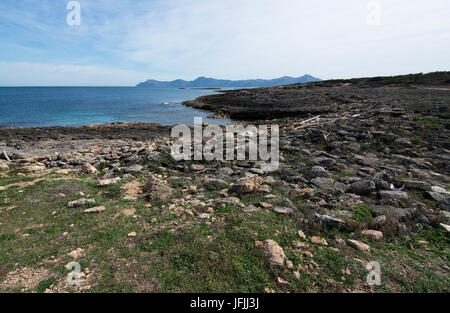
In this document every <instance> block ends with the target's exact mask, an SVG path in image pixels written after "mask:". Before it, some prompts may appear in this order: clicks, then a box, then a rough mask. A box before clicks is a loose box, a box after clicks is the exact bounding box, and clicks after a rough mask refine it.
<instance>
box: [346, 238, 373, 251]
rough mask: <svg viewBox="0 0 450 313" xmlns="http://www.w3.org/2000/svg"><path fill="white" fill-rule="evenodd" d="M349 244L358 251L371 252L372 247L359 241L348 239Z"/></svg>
mask: <svg viewBox="0 0 450 313" xmlns="http://www.w3.org/2000/svg"><path fill="white" fill-rule="evenodd" d="M347 244H348V245H349V246H350V247H352V248H354V249H356V250H361V251H370V246H369V245H366V244H365V243H364V242H361V241H358V240H352V239H348V240H347Z"/></svg>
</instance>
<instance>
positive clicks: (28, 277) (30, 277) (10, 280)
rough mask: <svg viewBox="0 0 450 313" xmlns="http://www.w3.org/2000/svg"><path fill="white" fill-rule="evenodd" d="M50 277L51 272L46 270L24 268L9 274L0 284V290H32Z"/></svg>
mask: <svg viewBox="0 0 450 313" xmlns="http://www.w3.org/2000/svg"><path fill="white" fill-rule="evenodd" d="M49 277H50V271H48V270H46V269H44V268H39V269H32V268H28V267H24V268H20V269H16V270H14V271H12V272H9V273H8V274H7V275H6V277H5V279H4V280H3V282H2V283H1V284H0V289H14V288H22V289H25V290H30V289H33V288H35V287H36V286H37V285H38V284H39V283H40V282H41V281H43V280H45V279H48V278H49Z"/></svg>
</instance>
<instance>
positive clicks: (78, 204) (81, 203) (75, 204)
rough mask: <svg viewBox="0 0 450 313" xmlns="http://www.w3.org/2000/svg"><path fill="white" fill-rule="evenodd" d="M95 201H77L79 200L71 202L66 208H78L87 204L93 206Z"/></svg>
mask: <svg viewBox="0 0 450 313" xmlns="http://www.w3.org/2000/svg"><path fill="white" fill-rule="evenodd" d="M94 203H95V200H94V199H84V198H83V199H79V200H75V201H71V202H69V203H67V207H69V208H79V207H82V206H85V205H88V204H94Z"/></svg>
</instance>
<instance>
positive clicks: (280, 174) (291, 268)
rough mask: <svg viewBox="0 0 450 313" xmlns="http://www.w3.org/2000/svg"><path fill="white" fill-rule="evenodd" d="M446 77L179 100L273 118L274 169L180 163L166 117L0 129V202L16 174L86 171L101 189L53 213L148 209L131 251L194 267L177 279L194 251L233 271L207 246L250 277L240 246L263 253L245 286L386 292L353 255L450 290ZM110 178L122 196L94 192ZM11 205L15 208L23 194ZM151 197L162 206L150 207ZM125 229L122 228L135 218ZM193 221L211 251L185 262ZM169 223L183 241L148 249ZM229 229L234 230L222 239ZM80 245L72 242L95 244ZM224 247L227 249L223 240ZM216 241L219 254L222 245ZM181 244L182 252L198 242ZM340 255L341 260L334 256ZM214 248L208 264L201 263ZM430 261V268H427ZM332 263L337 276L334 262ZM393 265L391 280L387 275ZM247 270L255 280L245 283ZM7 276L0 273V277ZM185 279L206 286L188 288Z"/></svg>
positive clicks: (398, 286)
mask: <svg viewBox="0 0 450 313" xmlns="http://www.w3.org/2000/svg"><path fill="white" fill-rule="evenodd" d="M446 75H447V76H445V75H443V77H444V78H442V77H441V76H439V81H435V80H433V79H431V78H427V79H428V80H427V81H430V82H429V83H423V82H421V81H418V80H417V79H415V80H414V84H413V85H411V84H409V83H408V84H406V85H405V84H404V83H401V84H400V83H398V81H396V82H395V83H393V82H392V81H389V79H387V81H388V82H386V81H384V82H383V81H381V80H376V81H370V80H369V81H367V80H366V81H361V80H360V81H332V82H320V83H311V84H306V85H293V86H282V87H276V88H264V89H254V90H237V91H227V92H225V93H224V94H222V95H213V96H206V97H202V98H200V99H197V101H195V102H190V103H188V104H189V105H192V106H195V107H197V108H201V109H207V110H211V111H214V112H215V113H216V114H217V115H228V116H230V117H231V118H236V119H241V120H242V119H244V120H242V121H241V122H239V123H242V124H244V125H247V124H255V125H260V124H261V125H263V124H278V125H279V126H280V153H281V164H280V168H279V169H278V170H277V171H276V172H265V171H264V170H262V169H261V167H260V162H247V161H221V162H194V161H184V162H175V161H174V160H173V159H171V157H170V148H171V145H172V143H173V139H172V138H170V137H169V135H170V128H169V127H163V126H159V125H155V124H140V123H137V124H136V123H120V124H109V125H98V126H87V127H78V128H69V127H54V128H34V129H9V128H8V129H6V128H0V152H2V151H3V150H4V151H5V154H2V156H0V159H1V158H2V159H3V160H0V166H1V167H0V168H1V173H0V175H1V176H0V178H2V179H5V181H8V182H9V183H4V184H2V185H1V186H0V192H3V194H1V199H3V200H2V207H7V206H11V199H15V197H17V196H15V195H14V194H13V191H14V188H18V187H19V188H20V186H21V185H20V184H21V183H20V182H11V181H15V179H16V178H14V179H13V177H14V176H15V175H19V177H23V176H24V175H25V176H27V175H28V176H30V177H34V178H37V177H47V176H46V175H52V173H58V175H77V176H76V177H78V178H79V179H87V180H88V181H89V183H88V184H89V185H88V186H89V188H90V189H89V190H90V192H91V193H92V194H94V195H97V196H94V197H95V198H96V199H95V201H87V200H89V199H86V198H88V197H87V196H86V195H84V196H82V195H78V196H77V195H76V194H73V195H71V196H67V195H66V196H64V197H62V198H61V200H60V201H61V205H63V206H62V207H61V209H59V210H60V211H61V212H65V211H64V210H67V207H66V205H67V206H68V207H70V208H71V209H70V210H73V209H72V208H77V207H80V208H81V209H82V210H83V211H80V213H83V212H84V213H86V214H89V216H93V217H90V218H99V219H100V218H101V216H102V215H105V214H109V213H108V212H111V214H113V215H114V214H119V213H120V211H121V210H123V209H124V208H123V207H120V208H118V207H116V206H114V205H113V204H111V203H110V202H108V201H109V200H108V201H107V200H106V199H108V198H109V197H113V199H117V198H116V197H128V198H127V199H128V201H132V202H131V204H130V205H131V206H132V207H133V208H136V207H137V208H140V207H141V208H142V209H139V210H137V213H133V214H134V216H135V217H134V221H133V223H135V224H133V225H134V226H132V227H131V228H133V230H134V231H133V232H130V233H128V236H124V237H127V238H128V239H126V240H129V241H130V240H132V243H130V248H129V249H138V250H139V249H140V250H139V251H140V252H139V253H140V254H142V255H147V254H146V253H150V254H149V256H148V257H150V256H151V258H152V260H153V261H152V262H158V261H157V260H159V259H157V258H161V262H167V260H166V259H165V257H166V255H169V256H170V257H171V258H172V259H170V260H171V261H170V262H172V263H170V262H169V263H170V264H174V265H173V266H174V268H175V269H177V270H178V271H180V269H181V270H182V271H186V273H191V274H185V276H186V277H187V279H188V278H189V277H191V278H192V277H197V276H195V275H197V274H198V273H197V272H195V270H196V269H194V268H192V267H190V266H191V265H190V263H189V262H191V263H194V264H197V265H198V266H199V268H203V269H207V271H210V272H211V273H217V275H218V276H217V277H221V278H222V277H225V278H226V277H228V276H226V275H225V274H224V273H223V272H220V271H221V269H219V268H217V266H216V261H217V259H214V258H217V257H218V256H211V255H212V254H211V253H213V252H214V253H217V254H218V255H219V256H220V258H222V259H223V260H225V261H224V262H223V263H224V267H225V268H227V270H228V271H229V272H227V273H232V272H233V271H237V272H238V273H240V274H239V275H245V274H243V273H244V272H245V271H244V270H242V272H240V271H241V267H240V266H241V265H239V264H241V263H239V262H246V261H244V259H245V258H244V257H243V256H241V255H240V254H239V255H235V253H237V252H236V251H239V253H242V255H247V257H248V253H252V254H251V258H250V259H252V260H257V261H255V262H256V263H255V264H250V265H249V264H248V263H245V264H247V265H246V266H247V270H248V271H251V272H252V277H248V278H247V279H248V280H249V281H252V282H253V283H254V284H255V285H254V288H253V289H251V290H250V291H255V290H256V291H260V292H263V291H265V292H302V291H310V292H311V291H313V292H321V291H322V292H323V291H330V290H332V291H339V292H377V291H382V290H380V289H377V287H374V286H370V285H368V284H367V283H366V281H365V277H366V275H367V272H366V271H365V270H362V271H361V269H358V264H359V266H360V267H361V268H364V267H365V266H366V265H367V263H369V262H371V261H373V260H379V261H380V262H381V263H382V264H383V266H384V270H385V274H384V276H383V277H384V279H385V282H384V284H385V285H383V286H384V287H383V288H384V289H383V290H385V291H386V290H387V291H400V292H401V291H411V290H416V291H419V292H423V291H425V289H420V288H427V287H422V285H420V284H422V283H423V282H422V280H421V279H423V277H422V278H420V277H418V275H417V274H416V273H417V271H420V272H421V273H422V275H425V276H426V275H428V276H427V277H428V278H427V279H433V284H431V285H429V286H428V288H431V289H433V290H435V291H438V292H448V290H449V287H450V285H449V277H450V276H449V271H450V263H449V254H448V253H449V245H448V243H449V239H448V232H449V231H450V229H449V228H450V226H448V225H450V150H449V149H450V141H449V139H448V138H450V89H449V84H448V82H446V79H447V80H448V79H450V78H449V74H448V73H447V74H446ZM430 86H431V87H430ZM247 144H248V143H247ZM7 158H9V161H7V160H5V159H7ZM28 184H30V183H28ZM114 186H120V188H122V189H123V188H124V189H123V190H128V191H129V190H134V191H133V193H132V194H131V195H130V194H125V195H123V194H122V193H121V191H120V189H111V190H112V191H109V192H103V191H102V190H104V189H102V188H113V187H114ZM85 188H87V187H85ZM111 193H112V194H111ZM83 194H85V192H84V193H83ZM105 197H106V198H105ZM6 198H7V199H9V200H8V201H6V200H5V199H6ZM74 201H75V202H74ZM76 201H78V202H76ZM114 201H116V202H117V201H119V200H114ZM133 201H134V202H133ZM6 203H8V205H7V204H6ZM14 205H16V206H20V200H19V202H17V203H15V204H14ZM127 205H128V204H127ZM121 206H122V205H121ZM150 207H151V208H152V209H154V210H156V211H155V212H158V213H157V214H156V213H155V212H152V213H151V214H149V213H146V212H147V210H148V208H150ZM126 209H130V208H126ZM0 210H2V211H0V212H3V209H0ZM14 210H17V209H14ZM14 210H13V211H14ZM114 210H116V211H117V212H119V213H117V212H116V211H114ZM13 211H11V212H13ZM60 211H55V212H60ZM113 211H114V212H113ZM135 211H136V210H134V211H133V212H135ZM5 212H6V211H5ZM7 212H10V211H7ZM8 214H9V213H8ZM11 214H12V213H11ZM55 214H57V213H55ZM61 214H62V213H61ZM146 214H147V215H146ZM111 216H112V215H111ZM169 216H170V217H171V218H169ZM88 218H89V217H86V219H88ZM0 221H1V223H2V224H4V223H5V222H6V220H5V219H1V218H0ZM250 222H251V223H250ZM102 223H103V222H102ZM127 223H128V222H127ZM249 223H250V224H249ZM136 225H137V226H136ZM17 227H18V226H17ZM123 227H124V229H126V230H128V229H130V227H129V224H124V225H123ZM192 227H202V228H201V229H202V230H201V234H202V235H200V233H199V234H198V235H196V236H200V237H201V236H203V234H204V233H205V234H206V235H205V238H203V237H201V238H200V237H199V238H197V237H195V238H196V239H195V240H194V241H193V242H195V243H196V244H197V247H199V246H202V245H204V246H205V247H208V248H205V252H204V253H205V255H196V256H195V257H193V258H190V257H189V258H188V259H187V260H189V262H188V263H186V262H185V261H184V259H183V258H181V257H180V256H179V255H178V254H177V253H178V252H177V251H178V250H177V249H182V248H183V249H184V248H185V247H186V246H189V244H190V243H189V241H183V239H182V238H184V237H183V236H187V235H186V233H184V231H185V229H191V228H192ZM164 230H168V231H169V232H170V234H173V236H176V238H178V239H177V240H181V241H180V244H179V245H178V246H176V247H178V248H176V247H175V246H173V248H172V250H166V248H165V247H166V246H165V245H170V244H171V241H170V240H168V239H164V240H165V241H164V245H163V246H157V243H155V241H156V239H155V238H159V237H158V236H160V234H161V232H163V231H164ZM237 230H239V232H237ZM21 232H22V231H18V232H16V233H21ZM69 232H70V231H69ZM5 233H6V232H5V231H2V234H5ZM223 234H225V235H226V236H229V237H226V238H222V236H223ZM431 234H432V235H431ZM425 235H426V236H425ZM31 236H32V235H31ZM43 236H44V235H43ZM77 236H81V237H83V236H86V238H89V236H91V235H90V234H89V235H88V234H85V235H77ZM167 236H169V237H168V238H172V237H170V236H172V235H167ZM424 236H425V237H424ZM17 238H18V239H17V241H20V240H21V239H20V238H21V237H17ZM130 238H132V239H130ZM221 238H222V239H221ZM236 238H237V239H236ZM432 238H433V239H432ZM436 238H437V239H436ZM24 240H25V239H24ZM124 240H125V239H124ZM171 240H172V239H171ZM173 240H175V239H173ZM197 240H198V241H197ZM75 242H78V245H80V243H79V241H75ZM87 242H90V243H86V244H85V245H86V246H83V247H80V249H81V248H83V249H86V250H89V245H94V246H95V244H93V243H92V242H91V241H87ZM148 242H150V245H153V246H155V245H156V246H157V247H159V248H157V249H160V250H157V251H159V252H158V253H160V254H158V255H154V254H151V253H152V252H151V251H153V249H154V248H149V244H148ZM231 243H233V244H234V245H235V246H233V247H229V248H226V247H228V246H229V245H231ZM216 244H217V246H216ZM153 246H152V247H153ZM72 248H73V250H75V249H76V248H79V247H78V246H77V247H74V246H73V247H72ZM97 249H99V246H97ZM218 249H219V250H218ZM223 249H229V250H227V251H228V252H227V253H222V252H223ZM130 251H131V250H130ZM133 251H134V250H133ZM162 251H164V252H162ZM180 251H181V250H180ZM182 251H183V254H181V255H182V256H183V257H186V255H190V254H189V253H192V251H191V252H189V251H185V250H182ZM202 251H203V250H202ZM233 251H234V252H233ZM249 251H251V252H249ZM416 254H417V255H416ZM392 255H397V259H396V258H395V257H394V258H392ZM411 255H413V256H411ZM419 255H421V256H422V258H423V260H425V259H426V260H427V261H426V262H430V263H429V264H428V263H426V262H425V261H423V260H422V261H420V262H419V263H420V266H422V267H420V266H419V267H420V268H419V267H416V266H415V265H414V264H416V263H417V262H416V261H413V259H414V260H417V258H418V257H419ZM175 256H176V258H175V259H173V258H174V257H175ZM337 256H338V257H339V259H336V262H337V263H336V264H334V263H333V264H330V263H329V260H331V259H333V258H334V257H337ZM95 258H98V256H96V257H95ZM134 258H138V257H136V256H134ZM180 258H181V259H180ZM209 258H213V259H214V260H216V261H213V262H212V263H211V264H210V263H205V262H207V261H204V260H208V259H209ZM230 258H231V259H230ZM241 258H244V259H241ZM38 259H39V257H38ZM56 259H58V256H56ZM138 259H139V258H138ZM260 259H261V260H262V261H261V262H260V261H259V260H260ZM174 260H175V261H174ZM245 260H246V259H245ZM333 260H334V259H333ZM431 260H433V261H431ZM36 261H37V262H38V263H39V262H41V263H42V262H43V260H36ZM85 261H88V260H85ZM97 261H98V260H97ZM61 262H62V261H61ZM135 262H138V261H135ZM233 262H234V263H233ZM414 262H415V263H414ZM13 263H14V262H13V261H12V259H11V261H6V263H5V264H2V268H5V269H8V270H5V271H3V270H2V271H0V278H4V279H6V281H8V279H7V278H8V277H9V276H8V275H9V274H8V273H11V272H13V270H14V271H17V268H16V267H15V266H14V265H13ZM41 263H39V264H41ZM44 263H45V262H44ZM133 264H134V263H133ZM138 264H139V262H138ZM164 264H165V263H164ZM180 264H182V265H180ZM361 264H362V266H361ZM42 266H43V265H42ZM130 266H131V265H130ZM142 266H143V265H142ZM171 266H172V265H171ZM227 266H229V267H227ZM424 266H425V267H426V268H427V269H426V271H425V272H422V271H424V270H423V267H424ZM92 267H94V268H95V263H94V265H93V266H92ZM335 267H336V270H335V271H334V272H332V271H331V270H330V268H335ZM399 267H400V268H401V269H402V271H403V274H404V275H403V274H401V278H400V277H399V276H398V275H400V274H398V275H397V273H396V271H397V270H398V268H399ZM138 268H139V269H141V265H139V266H138ZM186 268H187V269H189V270H186ZM387 268H389V269H387ZM390 268H392V270H390ZM139 269H138V270H137V271H136V275H137V277H138V278H137V280H138V281H140V280H139V277H140V276H139V275H140V274H138V273H139ZM91 270H92V269H91ZM117 270H118V271H119V269H117ZM97 271H99V269H98V268H97ZM261 271H262V272H261ZM341 271H342V273H341ZM14 273H16V272H14ZM194 273H195V274H194ZM97 274H99V273H97ZM88 275H89V274H88ZM102 275H104V274H102ZM149 275H150V274H149ZM152 275H153V274H152ZM190 275H194V276H190ZM202 275H207V274H205V273H204V272H202ZM224 275H225V276H224ZM227 275H228V274H227ZM229 275H230V277H231V276H233V275H232V274H229ZM396 275H397V276H396ZM100 276H101V275H100ZM150 276H151V275H150ZM341 276H342V279H341ZM419 276H420V275H419ZM152 277H153V276H152ZM183 277H184V276H183ZM217 277H216V276H214V275H213V276H211V277H209V278H208V279H211V280H212V281H214V280H215V279H217ZM254 277H260V279H259V280H258V279H256V282H254V279H255V278H254ZM261 277H262V278H261ZM305 277H308V281H305ZM117 279H118V278H117ZM180 279H181V278H180ZM229 279H230V281H232V280H233V279H236V278H229ZM144 281H148V279H147V280H146V279H143V278H142V279H141V284H138V286H134V287H133V288H135V289H133V290H142V289H139V288H140V287H142V286H143V284H145V283H144ZM151 281H152V282H153V283H152V286H147V285H146V286H147V287H148V288H150V289H151V291H154V290H157V291H158V290H159V291H160V290H172V289H171V288H172V287H173V286H172V285H170V284H176V283H173V282H171V281H170V282H169V281H168V280H164V277H161V276H157V275H156V274H155V276H154V277H153V278H152V280H151ZM242 283H243V282H242ZM419 283H420V284H419ZM86 284H87V283H86ZM223 284H224V286H225V285H226V286H228V285H227V283H223ZM416 284H418V285H416ZM98 285H102V280H101V279H100V278H98V281H97V282H96V283H95V282H92V281H89V288H91V286H92V287H93V288H95V286H98ZM408 285H410V286H408ZM11 286H13V287H14V285H11V284H10V285H8V284H6V287H5V285H4V286H2V285H1V284H0V289H1V288H6V289H8V288H12V287H11ZM170 286H172V287H170ZM176 286H178V285H176ZM233 286H234V285H233ZM414 286H416V287H414ZM61 288H62V289H63V290H65V289H64V288H65V287H64V288H63V287H61V284H57V283H55V284H53V285H51V286H49V288H48V291H52V290H53V291H61V290H62V289H61ZM158 288H162V289H158ZM174 288H175V287H174ZM177 288H181V287H180V286H178V287H177ZM196 288H198V289H196ZM414 288H418V289H414ZM81 290H85V289H81ZM175 290H179V289H176V288H175ZM193 290H194V291H195V290H204V289H202V287H200V286H197V287H192V288H191V289H183V290H182V291H191V292H192V291H193ZM214 290H216V289H214ZM218 290H221V291H236V290H238V291H239V290H242V289H239V287H236V286H235V287H229V288H228V289H227V288H225V289H220V288H219V289H218ZM147 291H148V290H147Z"/></svg>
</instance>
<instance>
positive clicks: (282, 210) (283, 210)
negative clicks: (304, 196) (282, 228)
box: [273, 207, 294, 215]
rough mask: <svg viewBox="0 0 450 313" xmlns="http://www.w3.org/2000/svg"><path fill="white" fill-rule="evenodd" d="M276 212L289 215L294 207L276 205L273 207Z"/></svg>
mask: <svg viewBox="0 0 450 313" xmlns="http://www.w3.org/2000/svg"><path fill="white" fill-rule="evenodd" d="M273 210H274V211H275V212H276V213H278V214H284V215H289V214H293V213H294V209H292V208H286V207H276V208H274V209H273Z"/></svg>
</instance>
